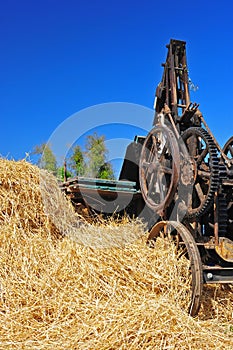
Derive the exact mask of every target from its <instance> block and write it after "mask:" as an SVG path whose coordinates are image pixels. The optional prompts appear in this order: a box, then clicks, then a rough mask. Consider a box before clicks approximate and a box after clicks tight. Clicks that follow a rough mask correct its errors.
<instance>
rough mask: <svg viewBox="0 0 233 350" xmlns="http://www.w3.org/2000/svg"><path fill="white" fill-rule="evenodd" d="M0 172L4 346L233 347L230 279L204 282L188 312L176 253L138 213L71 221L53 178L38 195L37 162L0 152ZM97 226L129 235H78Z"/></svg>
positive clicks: (0, 310) (0, 305)
mask: <svg viewBox="0 0 233 350" xmlns="http://www.w3.org/2000/svg"><path fill="white" fill-rule="evenodd" d="M0 172H1V178H2V180H1V186H0V205H1V207H0V208H1V209H0V245H1V255H0V260H1V263H0V326H1V327H0V344H1V348H2V349H101V350H102V349H106V350H107V349H109V350H110V349H111V350H112V349H153V350H154V349H232V347H233V332H232V330H233V329H232V328H233V326H232V311H233V309H232V301H233V290H232V287H222V286H217V287H216V286H212V287H211V288H208V289H206V292H205V296H204V306H203V307H202V309H201V312H200V315H199V316H198V317H197V318H195V319H193V318H191V317H190V316H188V315H187V314H186V313H185V312H184V306H185V304H187V302H188V300H186V299H185V297H186V295H187V294H186V293H185V290H186V288H187V285H186V282H185V280H184V279H182V278H180V276H181V271H183V267H184V262H183V261H177V259H176V255H175V253H174V250H173V249H172V248H169V247H168V245H167V244H164V242H163V241H161V240H158V242H157V244H156V247H155V249H151V248H149V247H147V246H146V244H145V240H146V237H145V236H144V235H142V232H143V227H142V225H141V224H140V223H139V222H134V221H127V222H126V223H123V224H122V225H121V224H119V223H114V222H108V223H104V224H103V223H101V225H99V226H98V225H86V224H84V225H77V223H76V224H75V220H76V222H77V217H76V216H74V215H75V214H74V212H72V209H71V207H70V204H69V203H67V202H66V200H65V199H64V197H63V196H61V197H60V191H59V189H58V187H56V186H57V185H55V180H54V179H50V180H49V183H50V185H51V183H53V190H52V191H51V187H49V189H48V188H47V189H46V186H45V187H44V189H46V191H48V193H47V194H46V193H45V194H43V195H45V197H46V196H47V197H46V198H47V200H48V202H46V200H44V199H43V196H42V194H41V185H40V181H41V179H40V176H41V174H40V171H39V169H38V168H36V167H34V166H32V165H31V164H28V163H27V162H25V161H22V162H10V161H6V160H0ZM42 176H44V175H42ZM43 178H44V177H43ZM53 181H54V182H53ZM46 203H47V204H48V203H50V204H49V205H50V206H51V208H52V209H53V210H57V211H56V215H54V214H53V212H49V211H48V208H46V209H45V207H46V205H47V204H46ZM53 210H52V211H53ZM57 215H59V216H61V217H62V219H59V217H57ZM55 217H56V218H57V220H58V221H59V220H60V221H59V222H58V224H57V223H56V225H55V224H54V219H55ZM66 220H67V222H66ZM66 224H67V225H66ZM75 225H76V226H75ZM66 226H67V227H68V228H67V227H66ZM96 231H98V234H97V237H100V234H101V232H102V234H103V236H104V237H106V238H107V239H108V240H109V239H111V236H113V239H115V238H116V237H120V235H121V232H123V235H122V236H123V237H126V231H127V232H128V234H129V235H130V236H131V239H130V242H131V244H126V243H127V239H126V238H124V239H123V241H124V244H123V247H122V248H119V247H118V246H119V244H120V243H119V242H120V240H119V239H118V240H116V245H115V246H111V247H110V246H109V244H106V245H104V239H102V241H101V244H99V247H98V248H94V244H92V247H90V246H88V245H87V244H86V245H85V244H79V243H80V242H78V243H77V241H78V235H81V236H82V237H88V239H90V237H91V236H94V234H95V232H96ZM106 232H107V233H106ZM64 233H65V234H64ZM133 237H134V238H137V239H135V240H134V241H132V238H133ZM70 238H72V239H70ZM88 239H87V238H86V241H85V240H84V241H85V242H84V243H87V242H88ZM98 239H99V238H98ZM81 243H82V242H81ZM103 247H105V248H104V249H103ZM182 291H184V293H183V292H182Z"/></svg>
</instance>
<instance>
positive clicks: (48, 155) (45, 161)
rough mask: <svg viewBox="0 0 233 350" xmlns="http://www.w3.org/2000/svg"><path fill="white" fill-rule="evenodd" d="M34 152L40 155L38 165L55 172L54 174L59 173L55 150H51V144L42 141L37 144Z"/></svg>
mask: <svg viewBox="0 0 233 350" xmlns="http://www.w3.org/2000/svg"><path fill="white" fill-rule="evenodd" d="M32 154H34V155H38V156H39V158H38V161H37V165H38V166H39V167H40V168H42V169H46V170H48V171H49V172H51V173H53V174H54V175H56V174H57V161H56V157H55V155H54V154H53V151H52V150H51V147H50V145H49V144H47V143H42V144H41V145H37V146H35V148H34V150H33V152H32Z"/></svg>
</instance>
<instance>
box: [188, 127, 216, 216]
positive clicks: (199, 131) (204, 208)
mask: <svg viewBox="0 0 233 350" xmlns="http://www.w3.org/2000/svg"><path fill="white" fill-rule="evenodd" d="M191 135H197V136H200V137H202V139H203V140H204V141H205V142H206V144H207V147H208V150H209V154H210V160H209V161H210V170H211V178H210V184H209V189H208V193H207V196H206V198H205V200H204V202H203V203H202V205H201V207H200V209H199V210H198V211H193V212H192V210H191V211H189V212H188V213H187V214H186V218H188V219H193V218H199V217H200V216H202V215H204V214H205V213H206V212H208V211H209V209H210V207H211V205H212V204H213V199H214V194H215V192H216V191H217V190H218V187H219V159H218V156H217V148H216V146H215V143H214V141H213V139H212V137H211V136H210V135H209V134H208V132H207V131H206V130H205V129H203V128H200V127H191V128H189V129H187V130H186V131H184V133H183V135H182V138H183V140H184V141H185V140H186V139H187V138H188V137H189V136H191Z"/></svg>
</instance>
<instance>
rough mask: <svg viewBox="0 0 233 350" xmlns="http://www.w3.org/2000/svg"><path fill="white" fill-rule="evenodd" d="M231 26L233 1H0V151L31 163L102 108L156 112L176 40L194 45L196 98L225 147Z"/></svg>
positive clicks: (232, 75)
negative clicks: (40, 149)
mask: <svg viewBox="0 0 233 350" xmlns="http://www.w3.org/2000/svg"><path fill="white" fill-rule="evenodd" d="M232 27H233V2H232V1H231V0H222V1H217V0H209V1H204V0H202V1H200V0H195V1H184V0H181V1H174V0H167V1H156V0H148V1H147V0H144V1H138V0H134V1H131V0H124V1H123V0H118V1H111V0H108V1H107V0H98V1H97V0H88V1H84V0H82V1H81V0H76V1H75V0H66V1H65V0H46V1H45V0H41V1H36V0H35V1H32V0H31V1H29V0H27V1H25V0H21V1H18V0H6V1H1V5H0V45H1V55H0V115H1V138H0V154H1V155H2V156H4V157H8V158H14V159H20V158H24V156H25V152H30V151H31V150H32V149H33V146H34V145H36V144H40V143H42V142H46V141H47V140H48V138H49V137H50V135H51V133H52V132H53V131H54V129H55V128H56V127H57V126H58V125H59V124H60V123H62V121H63V120H65V119H66V118H67V117H69V116H70V115H72V114H74V113H76V112H78V111H80V110H82V109H83V108H86V107H89V106H92V105H95V104H100V103H106V102H130V103H136V104H140V105H143V106H146V107H149V108H152V107H153V102H154V92H155V88H156V86H157V84H158V83H159V82H160V80H161V76H162V72H163V71H162V67H161V63H162V62H163V61H164V60H165V58H166V53H167V51H166V47H165V46H166V44H168V43H169V40H170V38H174V39H179V40H185V41H186V42H187V56H188V66H189V73H190V77H191V79H192V81H193V82H194V84H196V85H198V86H199V89H198V91H197V92H195V93H193V95H192V101H193V102H198V103H200V110H201V111H202V113H203V114H204V117H205V120H206V121H207V123H208V124H209V126H210V128H211V130H212V131H213V133H214V135H215V136H216V137H217V139H218V141H219V142H220V144H221V145H223V144H224V143H225V141H227V139H228V138H229V137H230V136H231V135H233V111H232V100H233V97H232V96H233V68H232V67H233V64H232V63H233V34H232ZM116 122H117V121H116Z"/></svg>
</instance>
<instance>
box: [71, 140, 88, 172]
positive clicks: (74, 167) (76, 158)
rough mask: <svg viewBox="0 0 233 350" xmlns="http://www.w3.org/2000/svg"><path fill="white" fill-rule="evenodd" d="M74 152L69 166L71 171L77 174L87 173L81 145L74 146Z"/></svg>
mask: <svg viewBox="0 0 233 350" xmlns="http://www.w3.org/2000/svg"><path fill="white" fill-rule="evenodd" d="M72 151H73V153H72V155H71V157H70V158H69V167H70V169H71V172H72V173H74V174H75V175H76V176H83V175H84V174H85V161H84V155H83V152H82V149H81V147H80V146H74V147H73V149H72Z"/></svg>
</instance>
